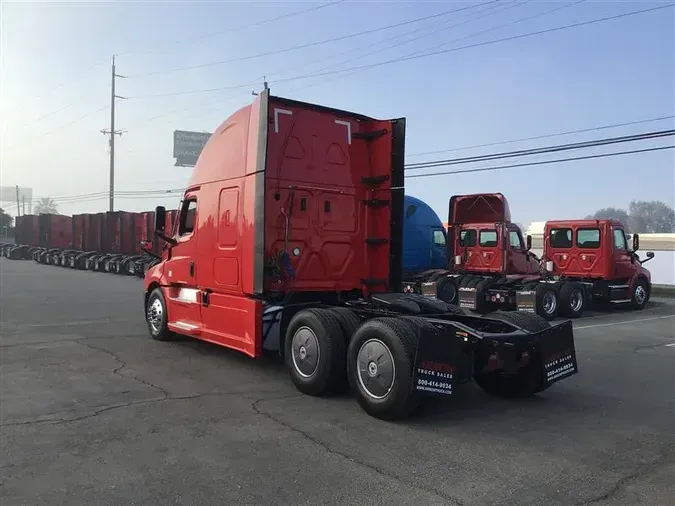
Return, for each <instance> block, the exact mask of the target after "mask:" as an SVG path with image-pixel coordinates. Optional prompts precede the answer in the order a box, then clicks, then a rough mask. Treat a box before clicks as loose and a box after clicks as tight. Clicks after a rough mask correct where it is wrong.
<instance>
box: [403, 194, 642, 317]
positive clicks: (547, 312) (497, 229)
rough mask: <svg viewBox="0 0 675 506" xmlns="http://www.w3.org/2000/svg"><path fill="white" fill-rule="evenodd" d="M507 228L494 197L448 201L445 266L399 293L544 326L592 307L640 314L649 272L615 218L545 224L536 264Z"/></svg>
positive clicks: (505, 212)
mask: <svg viewBox="0 0 675 506" xmlns="http://www.w3.org/2000/svg"><path fill="white" fill-rule="evenodd" d="M531 246H532V238H531V237H530V236H526V237H525V239H524V238H523V232H522V231H521V230H520V228H519V227H518V225H516V224H515V223H512V222H511V213H510V209H509V205H508V202H507V200H506V198H505V197H504V196H503V195H502V194H500V193H494V194H475V195H459V196H454V197H452V198H451V199H450V203H449V213H448V233H447V268H445V269H435V270H428V271H426V272H424V273H422V274H420V275H418V276H417V277H412V278H409V283H407V284H406V287H405V290H407V291H418V292H421V293H423V294H425V295H427V296H431V297H438V298H440V299H441V300H443V301H445V302H447V303H450V304H456V305H459V306H460V307H461V308H464V309H469V310H472V311H475V312H478V313H489V312H491V311H495V310H499V309H502V310H519V311H528V312H535V313H537V314H539V315H540V316H542V317H544V318H546V319H547V320H552V319H554V318H555V317H556V316H558V315H560V316H564V317H569V318H576V317H579V316H581V315H582V313H583V311H584V310H585V309H586V308H588V307H589V306H590V304H591V303H598V302H599V303H601V304H605V305H607V304H629V305H631V306H632V307H633V308H634V309H642V308H644V307H645V305H646V304H647V302H648V301H649V298H650V295H651V274H650V272H649V271H648V270H647V269H646V268H644V267H643V264H644V263H645V262H647V261H648V260H651V259H652V258H653V257H654V253H653V252H647V254H646V258H645V259H641V258H640V257H639V255H638V254H637V251H638V250H639V247H640V238H639V236H638V234H633V236H632V245H631V244H629V241H628V239H627V234H626V232H625V230H624V226H623V225H622V224H621V223H620V222H618V221H614V220H558V221H548V222H546V224H545V228H544V250H543V255H542V257H541V258H538V257H537V256H536V255H535V254H534V253H532V251H531Z"/></svg>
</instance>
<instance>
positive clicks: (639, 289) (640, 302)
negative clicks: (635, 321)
mask: <svg viewBox="0 0 675 506" xmlns="http://www.w3.org/2000/svg"><path fill="white" fill-rule="evenodd" d="M650 291H651V290H650V286H649V282H648V281H647V280H646V279H644V278H637V280H636V281H635V285H634V286H633V293H632V294H631V300H630V305H631V307H632V308H633V309H637V310H639V309H644V308H645V306H646V305H647V302H649V295H650Z"/></svg>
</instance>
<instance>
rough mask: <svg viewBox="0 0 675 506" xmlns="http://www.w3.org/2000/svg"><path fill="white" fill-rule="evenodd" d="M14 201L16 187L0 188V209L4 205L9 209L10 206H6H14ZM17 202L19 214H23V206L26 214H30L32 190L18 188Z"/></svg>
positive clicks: (15, 198)
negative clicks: (19, 207) (18, 203)
mask: <svg viewBox="0 0 675 506" xmlns="http://www.w3.org/2000/svg"><path fill="white" fill-rule="evenodd" d="M16 200H17V195H16V186H0V208H1V207H2V206H3V205H5V206H7V207H9V208H10V209H11V208H12V206H11V205H7V204H8V203H9V204H13V205H16ZM19 202H20V204H21V213H22V214H23V209H24V205H25V209H26V212H27V213H28V214H30V213H31V211H32V207H33V189H32V188H26V187H21V186H20V187H19Z"/></svg>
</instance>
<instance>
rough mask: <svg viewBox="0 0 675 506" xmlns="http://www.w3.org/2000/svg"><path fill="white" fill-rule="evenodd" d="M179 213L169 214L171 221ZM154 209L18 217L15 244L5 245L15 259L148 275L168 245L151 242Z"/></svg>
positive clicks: (5, 251)
mask: <svg viewBox="0 0 675 506" xmlns="http://www.w3.org/2000/svg"><path fill="white" fill-rule="evenodd" d="M176 213H177V212H176V211H173V212H170V213H167V219H168V221H169V223H171V220H172V218H173V217H175V216H176ZM154 214H155V213H154V211H149V212H140V213H132V212H125V211H119V212H106V213H93V214H76V215H74V216H72V217H71V216H64V215H57V214H40V215H25V216H18V217H17V218H16V227H15V242H14V243H11V244H0V254H1V255H2V256H4V257H7V258H10V259H14V260H30V259H33V260H35V261H36V262H39V263H43V264H49V265H58V266H62V267H69V268H72V269H79V270H92V271H99V272H110V273H115V274H125V275H136V276H138V277H143V275H144V273H145V271H146V270H147V269H148V267H149V266H150V265H152V264H153V263H155V262H157V261H158V260H159V258H160V254H161V249H162V247H163V244H162V243H161V241H159V242H158V241H154V242H153V241H152V240H151V239H152V237H153V235H154V230H153V226H154Z"/></svg>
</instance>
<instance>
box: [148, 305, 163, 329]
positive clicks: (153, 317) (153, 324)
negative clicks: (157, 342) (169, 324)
mask: <svg viewBox="0 0 675 506" xmlns="http://www.w3.org/2000/svg"><path fill="white" fill-rule="evenodd" d="M163 317H164V309H163V308H162V301H160V300H159V299H155V300H153V301H152V303H151V304H150V305H149V306H148V312H147V318H148V323H149V324H150V328H151V329H152V332H153V334H157V333H158V332H159V331H160V329H161V328H162V319H163Z"/></svg>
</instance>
